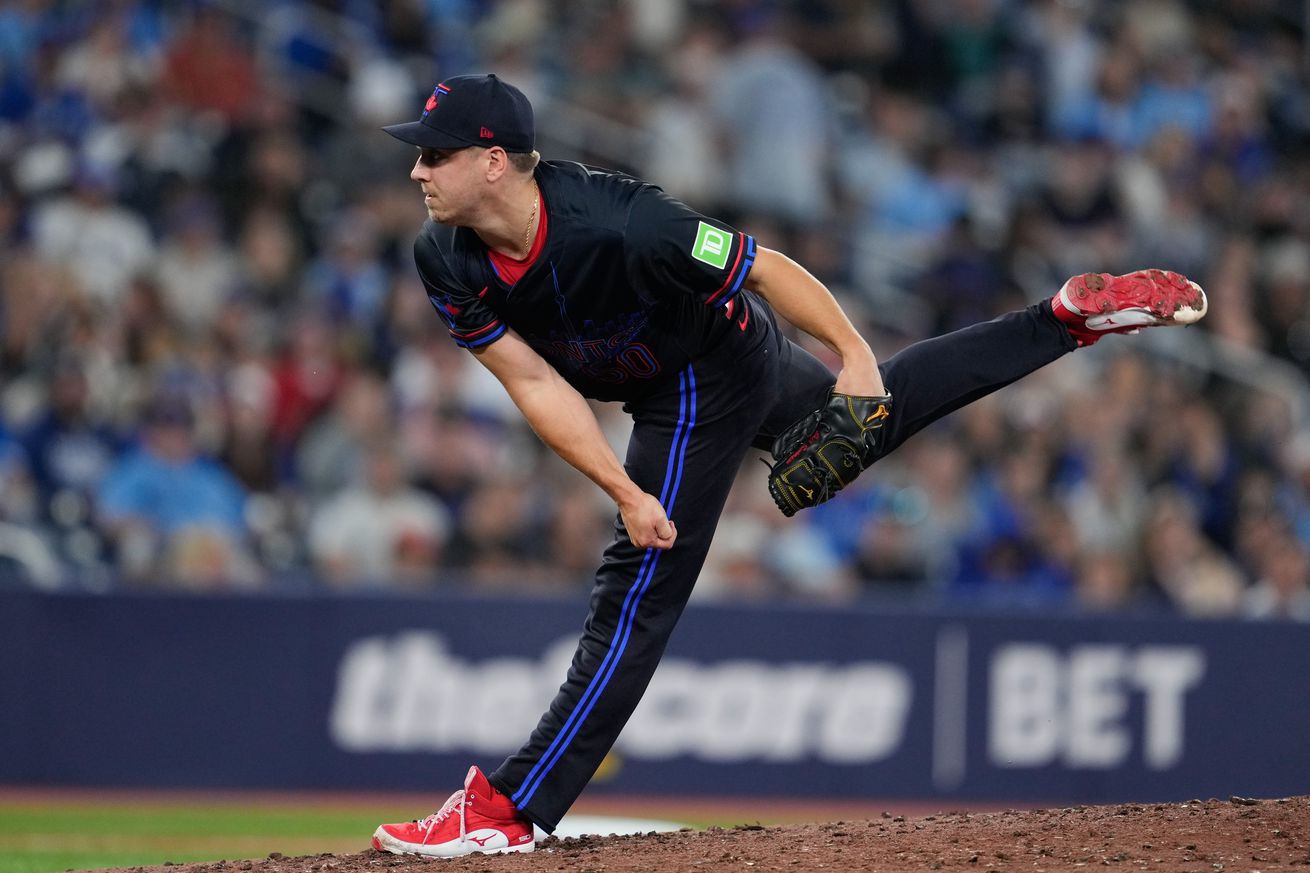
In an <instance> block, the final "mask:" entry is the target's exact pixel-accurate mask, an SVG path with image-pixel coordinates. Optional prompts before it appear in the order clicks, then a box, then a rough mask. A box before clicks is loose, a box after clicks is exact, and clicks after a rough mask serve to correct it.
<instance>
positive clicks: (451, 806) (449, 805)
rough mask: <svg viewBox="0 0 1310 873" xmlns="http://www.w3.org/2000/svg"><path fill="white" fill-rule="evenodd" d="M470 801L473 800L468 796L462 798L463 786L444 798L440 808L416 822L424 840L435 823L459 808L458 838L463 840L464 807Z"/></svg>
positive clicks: (438, 822) (437, 823) (439, 822)
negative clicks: (466, 798) (467, 797)
mask: <svg viewBox="0 0 1310 873" xmlns="http://www.w3.org/2000/svg"><path fill="white" fill-rule="evenodd" d="M472 802H473V799H472V798H469V799H468V800H465V799H464V789H463V788H461V789H460V790H459V791H456V792H455V793H454V794H452V795H450V797H448V798H447V799H446V802H445V803H443V804H442V805H441V809H439V810H437V811H436V812H434V813H432V815H430V816H428V817H427V818H425V819H423V820H422V821H420V822H418V826H419V828H420V829H421V830H422V831H423V839H424V840H426V839H427V838H428V835H429V834H431V833H432V829H433V828H435V827H436V826H437V825H439V824H441V823H442V822H443V821H445V820H446V817H447V816H449V815H450V814H451V813H452V812H454V811H455V810H457V809H458V810H459V839H460V842H463V841H464V807H466V806H468V805H469V804H471V803H472Z"/></svg>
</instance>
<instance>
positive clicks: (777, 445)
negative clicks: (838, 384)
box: [769, 391, 892, 517]
mask: <svg viewBox="0 0 1310 873" xmlns="http://www.w3.org/2000/svg"><path fill="white" fill-rule="evenodd" d="M891 408H892V398H891V395H887V396H884V397H856V396H853V395H850V394H838V393H837V392H836V391H830V392H829V393H828V399H827V401H826V402H825V403H824V404H823V406H821V407H819V408H818V409H816V410H815V411H814V412H811V413H810V414H809V415H807V416H805V417H804V418H802V419H801V420H800V421H798V422H796V423H795V424H793V425H792V426H791V427H789V428H787V429H786V430H784V431H783V432H782V433H781V434H779V435H778V438H777V439H776V440H774V441H773V460H774V463H773V464H772V465H771V466H770V468H769V493H770V494H772V495H773V502H774V503H777V504H778V508H779V509H781V510H782V514H783V515H786V516H788V517H790V516H793V515H795V514H796V513H797V512H798V511H799V510H802V509H806V508H808V507H810V506H816V505H818V504H820V503H823V502H824V501H825V500H829V499H831V498H832V496H833V495H834V494H836V493H837V492H838V491H840V490H841V489H843V488H845V487H846V486H847V485H849V484H850V483H851V482H853V481H854V480H855V477H856V476H858V475H860V474H861V473H863V472H864V469H865V468H866V467H868V466H869V465H870V464H872V463H873V462H874V460H876V459H877V458H878V456H879V455H881V454H882V451H881V449H882V426H883V424H884V423H885V422H886V421H887V419H888V418H889V417H890V416H891Z"/></svg>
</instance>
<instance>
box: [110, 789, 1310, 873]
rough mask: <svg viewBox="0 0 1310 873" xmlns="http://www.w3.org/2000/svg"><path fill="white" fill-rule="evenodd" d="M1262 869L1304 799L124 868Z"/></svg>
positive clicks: (654, 872)
mask: <svg viewBox="0 0 1310 873" xmlns="http://www.w3.org/2000/svg"><path fill="white" fill-rule="evenodd" d="M1102 866H1109V867H1112V868H1114V867H1117V868H1120V869H1131V870H1152V871H1154V870H1168V871H1196V873H1216V871H1225V873H1233V871H1243V873H1245V871H1252V870H1258V871H1268V870H1292V869H1304V868H1305V867H1307V866H1310V797H1294V798H1287V799H1284V800H1251V799H1248V798H1241V797H1233V798H1230V799H1229V800H1214V799H1212V800H1205V801H1202V800H1193V801H1189V802H1187V803H1181V804H1179V803H1171V804H1122V805H1119V806H1080V807H1072V808H1069V809H1047V810H1034V811H1023V812H1020V811H1014V810H1009V811H1006V812H993V813H942V814H938V815H929V816H924V817H922V818H908V819H907V818H904V817H901V816H894V817H893V816H889V815H887V814H884V815H883V816H882V817H880V818H876V819H873V820H871V821H839V822H829V823H826V824H812V825H786V826H778V827H762V826H760V825H756V824H746V825H738V826H736V827H731V828H711V829H709V830H706V831H690V830H685V831H681V832H678V833H659V834H656V833H651V834H644V835H638V836H624V837H588V836H584V837H579V838H570V839H556V838H554V837H551V838H549V839H547V840H545V841H544V842H542V843H539V844H538V845H537V850H536V851H535V852H533V853H532V854H528V855H522V854H520V855H472V856H469V857H465V858H458V859H455V860H449V861H447V860H435V859H434V860H428V859H422V858H416V857H411V856H398V855H386V854H380V853H377V852H373V851H371V850H370V851H366V852H360V853H357V854H351V855H330V854H324V855H312V856H307V857H302V858H287V857H283V856H282V855H280V854H278V853H276V852H275V853H273V854H272V855H270V856H269V857H268V858H267V859H260V860H257V861H216V862H213V863H208V864H176V865H166V866H163V867H131V868H125V869H126V870H128V871H131V873H247V871H248V873H408V871H414V873H418V871H423V873H432V871H434V870H436V869H438V868H440V869H449V870H451V871H485V873H500V871H515V873H535V871H541V870H560V871H563V870H567V871H576V873H588V871H590V873H602V871H604V873H618V871H640V873H665V871H706V870H751V871H755V870H798V869H803V870H815V869H826V870H843V871H844V870H885V871H902V870H911V871H915V870H950V869H961V870H979V869H994V870H1022V871H1047V870H1078V869H1083V868H1086V867H1102Z"/></svg>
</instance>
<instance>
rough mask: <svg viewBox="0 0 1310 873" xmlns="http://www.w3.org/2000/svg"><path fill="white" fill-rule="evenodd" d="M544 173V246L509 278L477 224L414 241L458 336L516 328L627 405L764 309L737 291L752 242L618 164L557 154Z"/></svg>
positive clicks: (435, 229)
mask: <svg viewBox="0 0 1310 873" xmlns="http://www.w3.org/2000/svg"><path fill="white" fill-rule="evenodd" d="M536 178H537V184H538V187H539V188H540V190H541V196H542V201H543V203H544V207H545V210H546V214H547V219H548V221H547V229H546V240H545V245H544V247H543V248H542V250H541V252H540V254H539V255H538V257H537V259H536V260H535V261H534V262H533V263H532V265H531V266H530V267H529V268H528V269H527V272H525V273H524V274H523V276H522V277H521V278H520V279H519V280H518V281H517V282H516V283H514V284H513V285H510V284H507V283H506V282H504V281H503V280H502V279H501V277H500V275H499V274H498V272H497V271H496V269H495V267H494V265H493V263H492V261H491V258H490V256H489V254H488V249H487V246H486V245H485V244H484V243H483V242H482V240H481V239H480V238H479V237H478V236H477V234H476V233H474V232H473V231H472V230H470V229H468V228H465V227H448V226H445V225H440V224H437V223H435V222H432V221H429V222H427V224H425V225H424V227H423V230H422V231H421V232H420V234H419V237H418V239H417V240H416V241H415V243H414V259H415V261H416V262H417V264H418V271H419V275H420V276H421V277H422V279H423V284H424V285H425V286H426V289H427V293H428V297H429V299H430V300H431V301H432V304H433V306H434V307H436V310H437V312H438V313H439V314H440V315H441V317H442V319H443V320H444V321H445V323H446V327H447V328H448V329H449V331H450V335H451V337H453V338H454V340H455V342H456V343H458V344H459V345H461V346H463V347H465V348H468V349H476V348H479V347H482V346H485V345H487V344H488V343H492V342H495V341H496V340H497V339H499V338H500V337H501V336H503V335H504V333H505V331H506V330H507V329H508V328H511V327H512V328H514V330H515V331H517V332H518V333H519V334H520V335H521V336H522V337H523V338H524V340H526V341H527V342H528V343H529V344H530V345H531V346H532V348H533V349H535V350H536V351H537V353H538V354H540V355H541V356H542V357H543V358H545V359H546V360H547V361H548V362H549V363H550V364H551V365H552V366H554V367H555V369H556V370H558V371H559V372H560V374H561V375H562V376H564V378H565V379H567V380H568V382H569V383H570V384H571V385H573V386H574V387H575V388H577V389H578V391H579V392H580V393H582V394H583V395H584V396H586V397H592V398H595V399H598V400H629V399H634V398H636V397H640V396H641V395H643V394H644V393H646V392H647V391H648V390H649V389H650V388H651V387H652V386H654V385H656V384H658V382H659V380H660V379H661V378H662V377H664V376H666V375H670V374H676V373H677V372H678V371H680V370H681V369H682V368H683V367H685V366H686V364H687V363H688V362H689V361H691V360H692V359H694V358H696V357H697V356H698V355H699V354H700V353H701V352H703V351H704V350H706V349H708V348H712V347H713V346H715V345H717V344H718V343H719V342H721V341H722V340H723V338H724V337H725V336H726V335H727V334H728V332H729V331H735V330H745V329H746V323H747V319H748V318H749V317H750V316H749V312H750V310H753V309H755V308H756V307H758V306H759V305H760V304H759V303H758V302H757V301H750V300H748V299H747V298H749V297H751V296H752V295H749V294H741V290H742V285H743V283H744V282H745V279H746V275H747V274H748V273H749V272H750V269H751V265H752V264H753V263H754V260H755V241H754V240H753V239H752V238H751V237H749V236H747V235H746V234H744V233H742V232H740V231H737V230H735V229H733V228H731V227H729V226H728V225H726V224H724V223H723V222H720V221H716V220H715V219H712V218H707V217H705V216H704V215H700V214H699V213H697V212H695V211H693V210H692V209H690V208H688V207H687V206H685V205H683V204H682V203H679V202H678V201H677V200H675V199H673V198H672V197H670V196H668V195H667V194H665V193H664V192H663V191H661V190H660V189H659V188H658V187H656V186H654V185H651V184H648V183H646V182H642V181H640V180H638V179H634V178H632V177H631V176H626V175H623V174H621V173H613V172H608V171H604V170H597V169H593V168H589V167H584V166H582V165H581V164H574V163H567V162H554V161H551V162H542V163H540V164H538V166H537V170H536ZM734 309H735V310H736V313H735V315H734ZM725 315H733V316H734V317H731V318H729V317H725Z"/></svg>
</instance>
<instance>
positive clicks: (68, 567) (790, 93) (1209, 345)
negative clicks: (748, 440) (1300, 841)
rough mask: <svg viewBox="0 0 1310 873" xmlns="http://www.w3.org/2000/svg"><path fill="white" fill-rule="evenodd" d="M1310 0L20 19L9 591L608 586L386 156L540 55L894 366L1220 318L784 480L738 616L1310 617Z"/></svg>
mask: <svg viewBox="0 0 1310 873" xmlns="http://www.w3.org/2000/svg"><path fill="white" fill-rule="evenodd" d="M1301 5H1302V4H1300V3H1293V2H1290V0H1207V2H1200V0H1190V2H1189V0H1132V2H1102V3H1092V2H1084V0H886V2H863V0H793V2H784V0H714V2H709V0H606V2H601V0H572V2H568V3H550V2H547V0H499V2H496V0H394V2H388V3H372V2H363V0H313V2H311V0H262V2H254V0H251V2H242V0H227V2H219V0H211V2H201V0H190V2H163V0H104V2H94V3H92V2H72V0H68V2H58V0H15V2H12V3H6V4H4V6H3V8H0V576H3V577H4V578H6V579H10V580H12V579H21V580H23V584H33V585H38V586H42V587H47V588H61V587H64V588H80V589H86V590H93V591H109V590H124V589H126V590H138V589H187V590H204V591H214V590H232V589H236V590H250V591H261V590H286V589H294V590H302V589H306V588H308V589H310V590H320V589H321V590H325V591H355V590H374V589H394V590H404V591H431V590H439V589H441V588H444V587H448V586H458V585H464V586H474V587H476V588H477V589H478V590H485V591H534V592H579V593H580V592H585V591H586V590H587V589H588V587H589V585H590V580H591V575H592V572H593V570H594V568H595V566H596V565H597V563H598V561H599V556H600V554H601V550H602V549H603V547H604V545H605V543H606V542H607V541H608V540H609V538H610V537H611V536H612V533H613V527H612V525H613V516H614V511H613V507H612V505H610V504H609V503H608V501H607V499H606V498H605V496H604V495H603V494H602V493H601V492H600V491H599V490H598V489H596V488H595V487H594V486H592V485H591V484H590V483H589V482H588V481H587V480H585V478H583V477H582V476H581V475H580V474H577V473H576V472H574V471H572V470H570V469H568V468H567V467H566V466H565V465H564V464H563V463H562V462H560V461H559V460H558V459H557V458H555V457H554V456H553V454H551V453H550V452H549V451H548V450H546V449H545V448H544V447H543V446H542V445H541V444H540V443H539V441H537V439H536V438H535V437H534V436H533V434H532V433H531V432H530V431H529V430H528V429H527V427H526V425H525V424H524V423H523V421H522V419H521V416H519V415H518V413H517V411H516V410H515V409H514V408H513V406H512V404H511V403H510V401H509V400H508V398H507V397H506V396H505V394H504V392H503V391H502V390H501V389H500V387H499V385H498V384H497V383H496V381H495V380H494V379H493V378H492V377H490V376H489V374H488V373H487V372H486V371H485V370H484V369H483V368H482V367H480V366H479V365H478V364H477V363H476V361H475V360H474V359H473V357H472V356H471V355H469V353H467V352H464V351H462V350H460V349H458V348H456V347H455V346H454V344H453V343H451V342H450V340H449V338H448V337H447V336H446V332H445V330H444V328H443V326H442V323H441V321H440V319H438V318H436V317H435V315H434V314H433V313H432V312H431V309H430V304H429V302H428V300H427V299H426V296H425V294H424V292H423V289H422V286H421V284H420V283H419V281H418V277H417V275H416V272H415V270H414V267H413V262H412V257H411V244H412V240H413V237H414V235H415V233H416V231H417V229H418V227H419V226H420V224H421V222H422V220H423V218H424V212H423V207H422V202H421V199H420V197H419V195H418V192H417V190H416V187H415V185H414V183H412V182H410V181H409V180H408V171H409V168H410V165H411V163H412V160H413V154H412V150H410V149H408V148H407V147H405V146H403V145H400V144H399V143H395V142H393V141H391V140H390V138H389V137H387V136H385V135H384V134H382V133H380V132H379V130H378V128H379V126H380V125H381V124H384V123H391V122H395V121H403V120H407V119H411V118H413V117H416V116H417V112H418V108H419V107H420V106H421V105H422V103H423V100H424V99H425V97H426V96H427V94H428V93H429V92H430V89H431V87H432V83H433V82H434V81H436V80H438V79H439V78H441V77H444V76H447V75H455V74H459V73H465V72H474V71H495V72H497V73H499V74H500V75H501V77H502V78H504V79H506V80H508V81H511V82H514V83H515V84H518V85H519V86H520V87H522V88H523V89H524V90H525V91H526V92H527V93H528V95H529V96H530V97H531V98H532V100H533V102H534V105H535V106H536V110H537V118H538V126H539V143H538V144H539V148H540V150H541V151H542V152H543V156H544V157H545V158H546V159H571V160H582V161H585V162H588V163H594V164H599V165H603V166H609V167H614V168H617V169H621V170H626V171H629V172H634V173H637V174H639V175H642V176H643V177H645V178H648V179H650V180H651V181H654V182H656V183H658V184H661V185H662V186H663V187H665V188H666V190H668V191H669V192H670V193H672V194H674V195H675V196H677V197H680V198H682V199H684V200H685V201H687V202H688V203H690V204H692V205H693V206H695V207H697V208H699V209H701V210H702V211H704V212H708V213H711V214H715V215H718V216H721V217H724V218H726V219H728V220H730V221H732V222H733V223H735V224H737V225H738V226H739V227H741V228H743V229H744V230H747V231H748V232H750V233H752V234H754V235H755V236H756V238H757V239H758V241H759V243H760V244H762V245H766V246H770V247H774V248H779V249H781V250H783V251H786V252H787V253H789V254H791V255H792V256H793V257H794V258H796V259H797V260H798V261H800V262H801V263H802V264H804V265H805V266H806V267H808V268H809V269H810V270H811V271H812V272H814V273H815V274H816V275H818V276H819V277H820V278H821V279H823V280H824V281H825V282H827V283H828V284H829V285H830V287H831V288H832V289H833V290H834V292H835V293H836V294H837V295H838V296H839V298H840V299H841V301H842V302H843V304H844V305H845V306H846V307H847V309H848V310H849V312H850V313H851V315H852V317H853V318H854V319H855V320H856V321H857V323H858V324H859V325H860V326H861V328H862V330H863V331H864V332H865V334H866V336H867V337H868V338H869V339H870V342H871V345H872V346H873V348H874V351H875V353H877V354H878V355H879V356H880V357H882V358H885V357H887V356H889V355H890V354H892V353H893V352H895V351H896V349H898V348H901V347H903V346H904V345H906V344H908V343H911V342H913V341H915V340H917V339H921V338H924V337H927V336H932V335H936V334H938V333H941V332H944V331H947V330H952V329H955V328H958V327H961V326H963V325H967V324H970V323H972V322H975V321H978V320H982V319H986V318H989V317H992V316H994V315H996V314H999V313H1001V312H1004V311H1006V310H1009V309H1012V308H1015V307H1019V306H1023V305H1026V304H1029V303H1031V302H1034V301H1037V300H1040V299H1041V298H1043V297H1047V296H1050V295H1051V294H1052V293H1054V292H1055V291H1056V290H1057V289H1058V288H1059V287H1060V285H1061V283H1062V282H1063V281H1064V279H1065V278H1067V277H1068V276H1070V275H1074V274H1076V273H1081V272H1085V271H1108V272H1115V273H1119V272H1126V271H1129V270H1132V269H1137V268H1140V267H1146V266H1161V267H1165V268H1168V269H1174V270H1178V271H1181V272H1184V273H1186V274H1188V275H1189V276H1190V277H1191V278H1193V279H1195V280H1197V281H1199V282H1201V283H1202V284H1203V285H1204V286H1205V287H1206V288H1207V291H1208V293H1209V296H1210V301H1211V312H1210V315H1209V317H1208V318H1207V319H1206V320H1205V321H1204V322H1203V323H1202V324H1201V325H1199V326H1198V327H1196V328H1191V329H1188V330H1185V331H1153V332H1148V333H1145V334H1143V335H1141V336H1138V337H1127V338H1124V337H1112V338H1109V339H1107V340H1105V341H1103V342H1101V343H1098V344H1097V345H1096V346H1095V347H1093V348H1090V349H1087V350H1084V351H1080V352H1078V353H1076V354H1073V355H1070V356H1068V357H1066V358H1064V359H1062V360H1061V361H1058V362H1056V363H1055V364H1053V365H1051V366H1049V367H1047V368H1046V369H1044V370H1042V371H1040V372H1039V373H1037V374H1034V375H1033V376H1031V377H1029V378H1027V379H1025V380H1022V381H1021V382H1019V383H1016V384H1015V385H1013V386H1011V387H1009V388H1007V389H1005V390H1003V391H1002V392H1000V393H998V394H996V395H994V396H992V397H990V398H988V399H986V400H984V401H982V402H979V403H977V404H974V405H972V406H970V407H968V408H967V409H965V410H963V411H961V412H960V413H957V414H956V415H954V416H952V417H950V418H948V419H947V420H945V421H943V422H940V423H939V424H937V425H935V426H934V427H933V428H931V429H929V430H928V431H926V432H924V433H922V434H920V435H919V436H917V437H916V438H915V439H914V440H912V441H911V442H909V443H908V444H906V445H905V446H904V447H902V448H901V449H900V450H899V451H898V452H897V453H896V454H894V455H893V456H891V457H890V458H888V459H887V460H885V461H883V462H881V463H879V464H878V465H877V466H876V467H875V468H874V469H873V470H871V471H870V472H868V473H866V474H865V476H864V477H863V478H861V479H860V480H859V482H858V483H857V484H856V485H855V486H852V487H851V488H849V489H848V490H846V491H844V492H843V493H842V494H840V495H839V496H838V498H837V499H835V500H833V501H832V502H830V503H829V504H826V505H824V506H822V507H819V508H817V509H815V510H813V511H811V512H807V513H804V514H802V515H801V516H798V517H797V518H796V519H793V520H790V521H789V520H785V519H783V518H782V516H781V515H780V514H778V512H777V510H776V509H775V508H774V507H773V505H772V502H771V501H770V499H769V497H768V495H767V492H766V490H765V487H764V470H763V468H762V467H761V466H760V465H759V464H758V463H757V462H756V461H755V460H754V459H752V460H750V461H748V463H747V464H746V466H745V467H744V468H743V471H742V475H741V480H740V482H739V485H738V487H737V488H736V489H735V491H734V494H733V497H732V499H731V501H730V505H729V508H728V512H727V513H726V515H725V517H724V520H723V523H722V527H721V529H720V531H719V533H718V536H717V538H716V541H715V545H714V547H713V550H712V552H711V555H710V558H709V561H708V563H707V566H706V569H705V573H704V575H703V578H702V581H701V583H700V585H699V586H698V591H697V596H698V597H704V598H739V599H779V598H796V599H820V600H829V601H847V600H849V599H851V598H857V597H862V596H866V595H887V594H892V593H896V594H901V595H905V596H911V597H921V598H927V599H931V600H934V601H946V602H950V603H955V604H982V605H989V606H990V605H1002V606H1005V607H1007V608H1039V609H1081V610H1086V611H1093V612H1103V613H1125V612H1133V611H1139V610H1142V611H1154V610H1159V611H1166V612H1168V611H1173V612H1178V613H1181V614H1185V615H1190V616H1249V617H1252V618H1293V619H1299V620H1310V581H1308V577H1310V407H1308V406H1307V399H1308V398H1310V391H1307V384H1310V383H1307V381H1306V379H1307V376H1310V209H1307V204H1310V149H1307V148H1306V145H1307V143H1308V142H1310V82H1308V76H1307V73H1308V72H1310V46H1308V44H1307V38H1306V33H1305V30H1304V26H1305V21H1304V18H1303V12H1302V9H1301ZM798 338H799V339H802V340H804V338H803V337H798ZM815 351H816V353H819V354H826V352H825V351H824V350H823V349H820V348H816V349H815ZM597 414H598V416H599V417H600V419H601V421H602V424H603V426H604V427H605V428H606V431H607V433H608V434H610V435H611V438H612V440H613V442H614V444H615V446H616V450H617V451H619V452H620V455H621V453H622V446H623V443H624V441H625V436H626V433H625V427H626V426H625V416H624V415H623V414H622V412H621V410H620V409H618V408H617V407H615V406H613V405H610V406H604V405H598V406H597Z"/></svg>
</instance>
